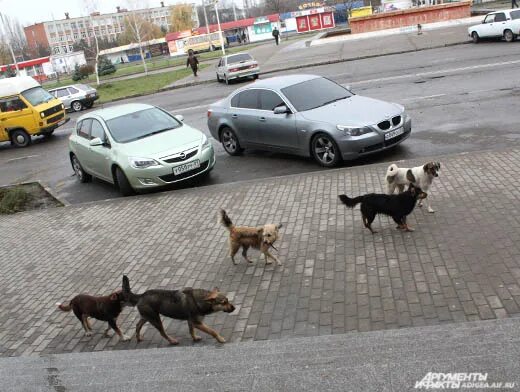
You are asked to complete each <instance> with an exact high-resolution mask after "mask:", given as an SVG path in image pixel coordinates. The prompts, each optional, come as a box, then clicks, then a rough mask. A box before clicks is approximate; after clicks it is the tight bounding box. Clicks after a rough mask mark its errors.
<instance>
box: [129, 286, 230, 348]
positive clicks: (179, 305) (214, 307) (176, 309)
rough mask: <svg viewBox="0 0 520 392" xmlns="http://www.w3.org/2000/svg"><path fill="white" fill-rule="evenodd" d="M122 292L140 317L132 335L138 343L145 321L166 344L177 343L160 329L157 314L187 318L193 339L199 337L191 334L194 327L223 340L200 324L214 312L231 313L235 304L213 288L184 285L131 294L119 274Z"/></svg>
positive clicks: (193, 333)
mask: <svg viewBox="0 0 520 392" xmlns="http://www.w3.org/2000/svg"><path fill="white" fill-rule="evenodd" d="M123 295H124V296H125V300H126V301H128V302H129V303H130V304H132V305H136V306H137V310H138V311H139V314H140V315H141V319H140V320H139V322H138V323H137V326H136V328H135V337H136V338H137V341H138V342H140V341H141V340H142V338H141V328H142V327H143V325H144V324H146V322H149V323H150V324H152V325H153V326H154V327H155V328H157V330H158V331H159V332H160V334H161V336H162V337H163V338H165V339H166V340H167V341H168V342H169V343H170V344H179V342H178V341H177V339H175V338H173V337H170V336H168V334H167V333H166V331H165V330H164V327H163V324H162V321H161V315H163V316H166V317H171V318H173V319H176V320H186V321H188V327H189V329H190V335H191V337H192V339H193V341H195V342H198V341H199V340H200V339H201V338H200V337H199V336H197V335H196V334H195V328H196V329H198V330H199V331H202V332H205V333H207V334H209V335H211V336H213V337H214V338H215V339H217V341H218V342H220V343H225V342H226V340H225V339H224V338H223V337H222V336H220V334H219V333H218V332H217V331H215V330H214V329H212V328H210V327H208V326H207V325H206V324H204V322H203V320H204V316H207V315H208V314H211V313H215V312H220V311H222V312H226V313H231V312H233V311H234V310H235V307H234V306H233V304H232V303H230V302H229V300H228V299H227V298H226V296H225V295H224V294H222V293H220V292H219V291H218V289H217V288H214V289H213V290H212V291H208V290H202V289H192V288H185V289H183V290H182V291H181V290H148V291H145V292H144V293H143V294H134V293H132V291H131V290H130V281H129V280H128V278H127V277H126V276H123Z"/></svg>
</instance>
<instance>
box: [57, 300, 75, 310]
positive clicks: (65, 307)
mask: <svg viewBox="0 0 520 392" xmlns="http://www.w3.org/2000/svg"><path fill="white" fill-rule="evenodd" d="M56 306H57V307H58V309H59V310H62V311H64V312H70V311H71V310H72V306H71V305H70V301H69V302H66V303H64V304H62V303H61V302H56Z"/></svg>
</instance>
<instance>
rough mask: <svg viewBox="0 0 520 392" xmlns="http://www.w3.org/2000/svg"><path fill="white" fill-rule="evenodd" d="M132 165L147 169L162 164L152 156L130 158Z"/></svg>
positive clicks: (135, 167) (136, 167)
mask: <svg viewBox="0 0 520 392" xmlns="http://www.w3.org/2000/svg"><path fill="white" fill-rule="evenodd" d="M128 162H130V166H132V167H133V168H134V169H146V168H148V167H153V166H161V164H160V163H159V162H157V161H156V160H155V159H151V158H128Z"/></svg>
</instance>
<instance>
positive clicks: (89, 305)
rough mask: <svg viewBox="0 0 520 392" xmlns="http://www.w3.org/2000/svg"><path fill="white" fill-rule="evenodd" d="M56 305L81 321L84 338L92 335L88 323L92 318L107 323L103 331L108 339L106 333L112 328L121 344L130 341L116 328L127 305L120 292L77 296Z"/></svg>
mask: <svg viewBox="0 0 520 392" xmlns="http://www.w3.org/2000/svg"><path fill="white" fill-rule="evenodd" d="M56 305H57V306H58V308H59V309H60V310H62V311H64V312H70V311H71V310H72V311H73V312H74V314H75V315H76V317H77V318H78V319H79V321H81V325H82V326H83V329H84V330H85V336H91V335H92V327H91V326H90V323H89V321H88V318H89V317H92V318H95V319H97V320H101V321H106V322H108V328H107V329H106V330H105V333H104V334H103V335H104V336H107V337H108V331H110V328H112V329H113V330H114V331H115V332H116V333H117V335H118V336H119V338H120V339H121V340H122V341H123V342H126V341H127V340H130V337H128V336H126V335H124V334H123V333H122V332H121V330H120V329H119V327H118V326H117V317H118V316H119V314H120V313H121V311H122V310H123V307H124V306H125V305H127V302H126V301H125V299H124V296H123V292H122V291H121V290H118V291H116V292H115V293H112V294H110V295H107V296H104V297H94V296H92V295H87V294H79V295H76V296H75V297H74V298H72V299H71V300H70V301H69V302H68V303H65V304H61V303H57V304H56Z"/></svg>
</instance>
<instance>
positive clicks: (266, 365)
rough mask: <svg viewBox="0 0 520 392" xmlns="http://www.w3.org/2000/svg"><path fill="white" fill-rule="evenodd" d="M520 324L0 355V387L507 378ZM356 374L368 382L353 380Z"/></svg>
mask: <svg viewBox="0 0 520 392" xmlns="http://www.w3.org/2000/svg"><path fill="white" fill-rule="evenodd" d="M519 326H520V319H507V320H493V321H489V322H476V323H462V324H447V325H442V326H432V327H421V328H408V329H401V330H392V331H376V332H369V333H352V334H345V335H332V336H321V337H312V338H301V339H289V340H276V341H264V342H251V343H239V344H227V345H223V346H217V347H214V346H211V347H207V346H204V347H200V346H199V347H171V348H165V349H149V350H126V351H123V350H122V351H106V352H95V353H81V354H65V355H55V356H49V357H44V358H3V359H0V386H1V388H0V389H1V390H2V391H3V390H9V391H10V390H12V391H21V390H31V391H32V390H39V388H40V387H41V385H42V384H43V385H46V384H49V385H51V384H53V383H55V384H57V386H63V387H64V388H66V390H69V389H70V390H86V389H88V390H103V391H112V390H121V391H123V390H124V391H128V390H133V389H132V388H134V386H135V390H143V387H144V386H146V390H164V389H161V388H164V387H165V386H166V385H170V387H169V388H167V389H170V388H173V386H175V387H174V389H175V390H183V391H184V390H202V389H204V390H206V389H207V390H212V389H211V388H215V389H213V390H251V389H253V390H266V389H267V390H270V389H275V390H280V388H282V389H284V388H285V389H287V390H293V389H294V390H296V389H298V388H297V387H296V386H297V385H299V386H300V387H301V382H303V381H302V380H305V382H306V383H307V384H308V385H314V384H313V382H312V379H313V378H312V377H314V378H315V379H316V380H320V383H323V382H325V384H327V382H329V381H330V383H331V388H332V390H336V389H334V388H336V387H339V384H336V382H337V380H343V381H347V380H353V381H354V382H355V384H354V385H356V388H354V389H353V390H385V388H386V387H385V383H388V382H389V380H390V379H392V382H394V380H393V378H392V377H393V374H394V373H396V374H406V375H407V376H406V377H405V380H406V382H407V383H409V382H410V379H411V378H412V377H415V378H416V379H418V380H420V379H422V377H424V375H425V374H426V373H427V372H429V371H442V370H439V369H446V370H445V371H446V372H453V371H465V369H472V371H478V372H483V370H482V369H487V370H488V371H489V372H493V374H494V375H496V374H501V375H502V376H503V377H506V378H505V379H503V380H501V381H515V380H510V379H507V376H508V377H511V375H515V376H516V377H520V376H519V375H520V372H518V371H517V370H518V369H517V368H518V365H517V362H518V361H517V358H518V357H519V354H520V334H518V329H519ZM469 365H472V366H471V367H468V366H469ZM449 366H451V369H450V367H449ZM425 369H427V370H425ZM435 369H437V370H435ZM458 369H459V370H458ZM423 370H424V371H423ZM421 372H422V373H421ZM311 375H312V377H311ZM363 375H370V377H368V378H365V379H366V380H369V379H370V380H371V381H370V382H368V381H366V382H364V381H360V380H361V379H363ZM329 378H330V380H329ZM298 380H299V381H298ZM399 380H400V379H399V378H397V380H395V382H400V381H399ZM517 381H518V382H520V379H519V380H517ZM403 382H404V381H403ZM370 385H373V386H376V387H374V388H372V389H371V388H370ZM392 385H393V384H392ZM403 385H404V384H403ZM518 385H520V384H518ZM358 386H359V388H357V387H358ZM408 386H409V385H408V384H406V388H408ZM365 387H366V388H365ZM24 388H25V389H24ZM27 388H29V389H27ZM53 388H54V386H53ZM85 388H86V389H85ZM54 389H56V388H54ZM58 389H59V388H58ZM300 389H301V388H300ZM320 389H323V388H320ZM56 390H57V389H56ZM308 390H313V389H312V388H311V389H308ZM338 390H340V389H338ZM342 390H345V389H342ZM394 390H396V389H394ZM403 390H405V389H403Z"/></svg>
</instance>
